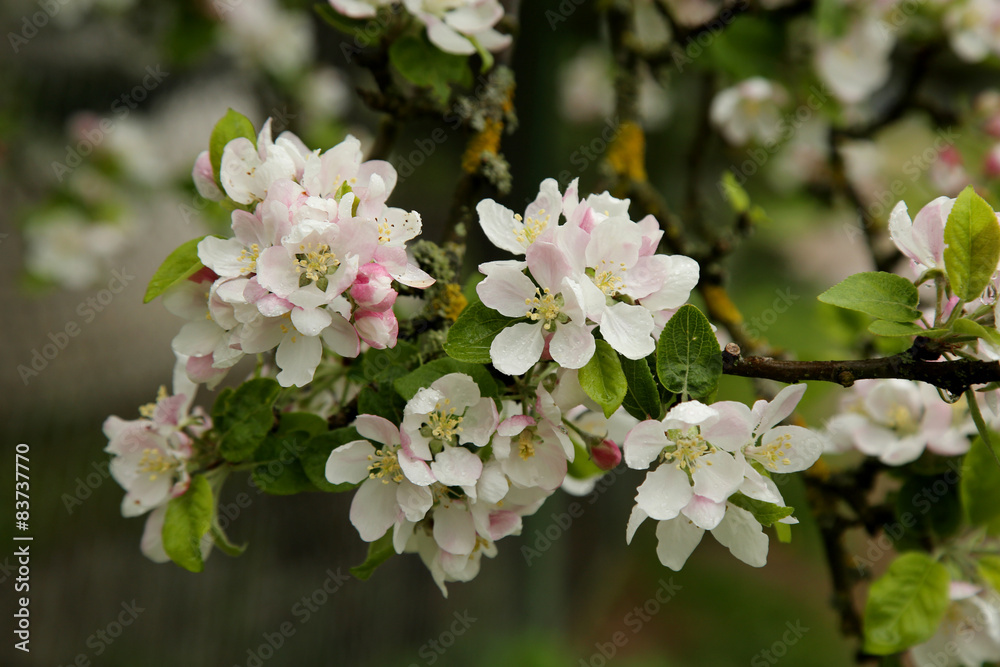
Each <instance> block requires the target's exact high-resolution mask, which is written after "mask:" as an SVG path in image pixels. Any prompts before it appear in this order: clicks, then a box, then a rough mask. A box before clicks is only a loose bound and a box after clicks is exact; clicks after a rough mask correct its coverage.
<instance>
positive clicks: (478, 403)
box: [326, 373, 574, 595]
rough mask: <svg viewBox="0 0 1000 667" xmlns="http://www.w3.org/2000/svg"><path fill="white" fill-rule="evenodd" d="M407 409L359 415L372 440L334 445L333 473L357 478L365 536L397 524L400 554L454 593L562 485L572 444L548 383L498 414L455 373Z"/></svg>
mask: <svg viewBox="0 0 1000 667" xmlns="http://www.w3.org/2000/svg"><path fill="white" fill-rule="evenodd" d="M403 414H404V416H403V420H402V423H401V424H400V425H399V426H397V425H395V424H393V423H391V422H390V421H388V420H386V419H384V418H382V417H378V416H375V415H360V416H358V418H357V421H356V423H355V426H356V428H357V430H358V433H359V434H360V435H361V436H362V437H363V438H365V439H363V440H355V441H353V442H349V443H347V444H345V445H342V446H340V447H338V448H337V449H335V450H333V452H332V453H331V454H330V458H329V460H328V461H327V465H326V478H327V480H328V481H330V482H331V483H334V484H342V483H352V484H357V483H359V482H360V483H361V486H360V488H359V489H358V491H357V493H356V494H355V496H354V500H353V501H352V503H351V511H350V519H351V523H352V524H353V525H354V527H355V528H357V530H358V533H359V534H360V535H361V538H362V539H363V540H365V541H367V542H373V541H375V540H377V539H379V538H381V537H382V536H383V535H385V534H386V533H387V532H388V531H389V530H390V529H391V530H392V543H393V546H394V548H395V550H396V552H397V553H403V552H404V551H409V552H414V551H415V552H417V553H419V555H420V557H421V559H422V560H423V561H424V563H425V564H426V565H427V568H428V569H429V570H430V572H431V574H432V575H433V577H434V580H435V582H437V584H438V586H439V587H440V588H441V591H442V593H444V594H445V595H447V589H446V588H445V582H447V581H469V580H470V579H472V578H473V577H475V576H476V574H477V573H478V572H479V566H480V561H481V559H482V557H483V556H484V555H485V556H488V557H491V558H492V557H493V556H494V555H496V545H495V542H496V541H497V540H499V539H501V538H503V537H506V536H508V535H514V534H518V533H520V531H521V517H523V516H525V515H529V514H532V513H534V512H535V510H537V509H538V507H539V506H540V505H541V504H542V502H543V501H544V500H545V498H547V497H548V496H549V495H551V493H552V492H553V491H555V490H556V489H557V488H558V487H559V485H560V484H561V483H562V481H563V479H564V477H565V476H566V470H567V463H568V462H569V461H572V460H573V457H574V447H573V443H572V442H571V441H570V439H569V436H568V435H567V433H566V429H565V427H564V426H563V425H562V414H561V411H560V409H559V408H558V407H557V406H556V404H555V402H554V401H553V399H552V397H551V396H550V395H549V394H548V392H547V391H546V390H545V389H544V388H539V389H538V393H537V400H535V402H534V403H531V404H525V403H520V402H516V401H504V402H503V405H502V410H500V411H498V409H497V405H496V403H495V402H494V400H493V399H492V398H488V397H484V396H482V395H481V392H480V389H479V387H478V385H477V384H476V383H475V381H474V380H473V379H472V378H471V377H470V376H468V375H465V374H463V373H451V374H448V375H445V376H443V377H441V378H439V379H437V380H436V381H434V382H433V383H432V384H431V385H430V386H429V387H425V388H422V389H420V390H419V391H418V392H417V393H416V394H415V395H414V396H413V398H411V399H410V400H409V402H407V404H406V408H405V410H404V413H403ZM372 441H374V443H375V444H373V443H372Z"/></svg>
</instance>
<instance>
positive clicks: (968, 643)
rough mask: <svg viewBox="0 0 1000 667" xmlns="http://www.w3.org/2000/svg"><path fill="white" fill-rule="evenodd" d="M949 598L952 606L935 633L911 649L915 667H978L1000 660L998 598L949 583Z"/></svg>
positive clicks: (989, 591) (970, 586) (987, 591)
mask: <svg viewBox="0 0 1000 667" xmlns="http://www.w3.org/2000/svg"><path fill="white" fill-rule="evenodd" d="M948 596H949V598H950V600H951V603H950V605H949V606H948V610H947V611H946V612H945V616H944V619H943V620H942V622H941V625H940V626H938V629H937V632H936V633H935V634H934V636H933V637H931V638H930V639H928V640H927V641H926V642H923V643H921V644H917V645H916V646H914V647H913V648H911V649H910V658H911V659H912V660H913V664H914V665H915V667H959V666H963V667H969V666H975V667H978V666H979V665H982V664H984V663H992V662H996V661H998V660H1000V607H998V603H1000V595H998V594H997V592H996V591H994V590H992V589H983V588H981V587H979V586H975V585H973V584H970V583H968V582H965V581H952V582H950V584H949V586H948Z"/></svg>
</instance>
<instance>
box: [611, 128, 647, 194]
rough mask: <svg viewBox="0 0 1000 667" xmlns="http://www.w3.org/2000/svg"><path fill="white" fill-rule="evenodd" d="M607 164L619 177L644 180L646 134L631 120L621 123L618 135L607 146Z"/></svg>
mask: <svg viewBox="0 0 1000 667" xmlns="http://www.w3.org/2000/svg"><path fill="white" fill-rule="evenodd" d="M608 164H609V165H610V166H611V169H612V170H614V172H615V174H617V175H618V176H619V177H620V178H626V179H628V180H630V181H632V182H635V183H645V182H646V178H647V177H646V135H645V134H644V133H643V131H642V128H641V127H639V125H638V124H636V123H634V122H632V121H625V122H624V123H622V124H621V128H620V129H619V132H618V136H617V137H616V138H615V140H614V141H613V142H612V143H611V146H610V147H609V148H608Z"/></svg>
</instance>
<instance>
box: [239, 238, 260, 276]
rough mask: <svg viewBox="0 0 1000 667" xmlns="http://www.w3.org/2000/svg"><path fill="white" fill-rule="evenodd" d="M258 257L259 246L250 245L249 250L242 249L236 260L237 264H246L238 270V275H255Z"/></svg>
mask: <svg viewBox="0 0 1000 667" xmlns="http://www.w3.org/2000/svg"><path fill="white" fill-rule="evenodd" d="M259 257H260V246H259V245H257V244H256V243H251V244H250V247H249V248H243V250H241V251H240V256H239V257H238V258H237V261H239V262H246V264H247V265H246V266H244V267H243V268H242V269H240V273H256V272H257V258H259Z"/></svg>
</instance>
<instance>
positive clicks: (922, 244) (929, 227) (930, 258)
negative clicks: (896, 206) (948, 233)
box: [913, 197, 955, 268]
mask: <svg viewBox="0 0 1000 667" xmlns="http://www.w3.org/2000/svg"><path fill="white" fill-rule="evenodd" d="M954 206H955V200H954V199H951V198H949V197H938V198H937V199H935V200H934V201H932V202H930V203H929V204H927V205H926V206H924V207H923V208H922V209H920V212H919V213H917V216H916V217H915V218H914V219H913V240H914V242H915V245H917V246H918V247H919V248H920V249H921V252H922V253H925V255H924V256H925V259H926V260H927V261H921V264H923V265H924V266H927V267H928V268H931V267H934V266H940V264H941V262H942V260H943V258H944V248H945V243H944V227H945V224H947V222H948V216H949V215H950V214H951V209H952V207H954Z"/></svg>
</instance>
